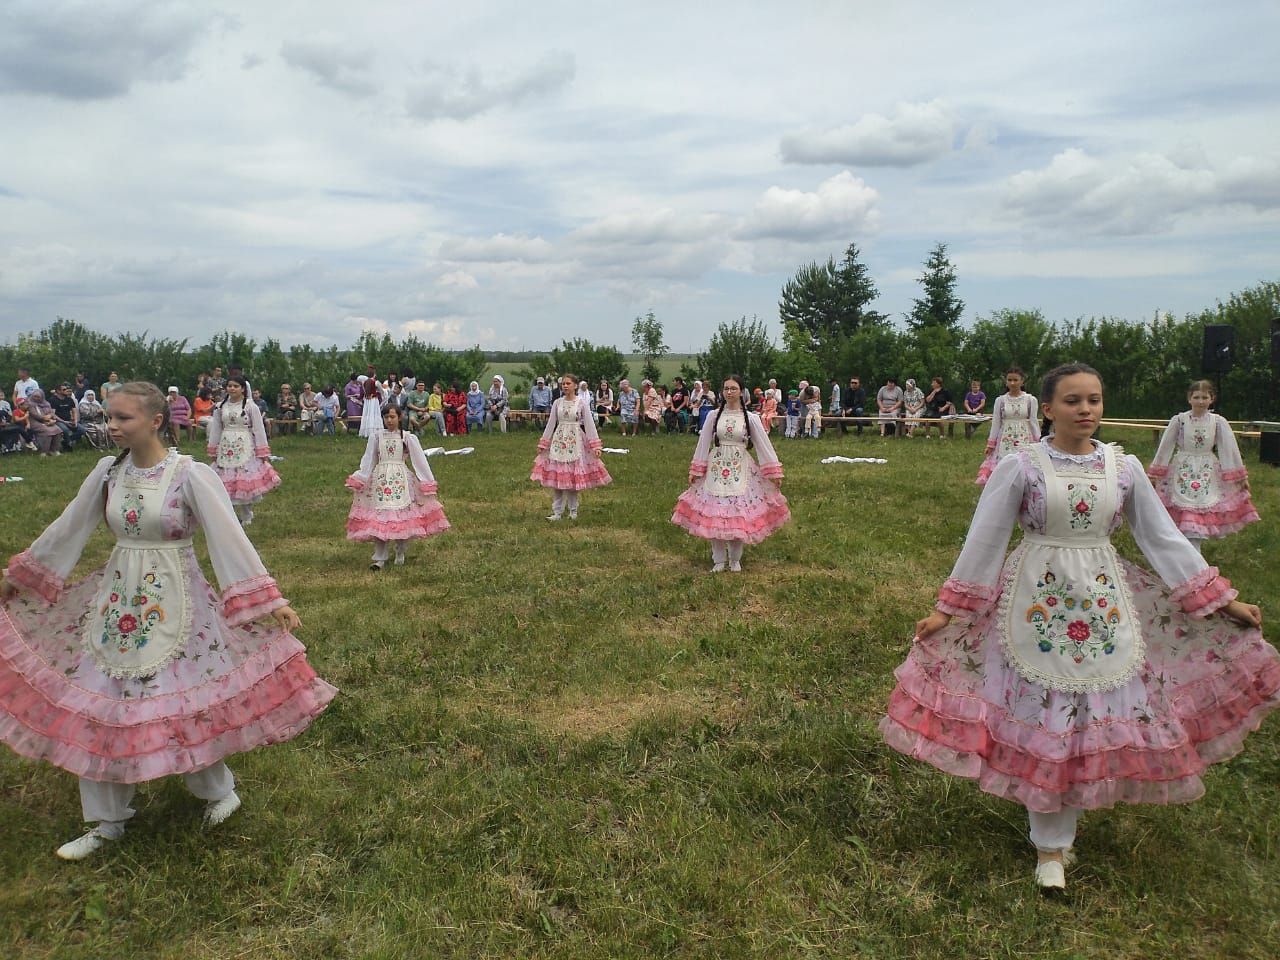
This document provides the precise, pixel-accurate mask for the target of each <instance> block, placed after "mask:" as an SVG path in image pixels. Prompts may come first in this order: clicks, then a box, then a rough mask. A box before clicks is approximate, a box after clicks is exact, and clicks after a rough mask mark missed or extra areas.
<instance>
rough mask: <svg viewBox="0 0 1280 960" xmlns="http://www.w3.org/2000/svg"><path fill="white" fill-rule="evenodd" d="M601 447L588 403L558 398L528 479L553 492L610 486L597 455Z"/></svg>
mask: <svg viewBox="0 0 1280 960" xmlns="http://www.w3.org/2000/svg"><path fill="white" fill-rule="evenodd" d="M602 446H603V444H602V443H601V442H600V435H599V434H598V433H597V432H596V422H595V420H594V419H592V417H591V410H590V409H589V408H588V406H587V401H586V400H585V399H583V398H579V397H575V398H573V399H568V398H566V397H560V398H559V399H558V400H556V402H555V403H553V404H552V405H551V415H550V416H549V417H548V418H547V426H546V429H545V430H543V431H542V439H540V440H539V441H538V456H537V457H536V458H535V459H534V461H533V472H532V473H530V474H529V479H530V480H536V481H537V482H538V483H540V484H542V485H543V486H544V487H550V488H551V489H553V490H588V489H590V488H591V487H603V486H604V485H605V484H606V483H612V482H613V478H612V477H611V476H609V471H608V470H606V469H605V467H604V464H603V463H602V462H601V461H600V458H599V457H597V456H596V453H597V452H598V451H599V450H600V448H601V447H602Z"/></svg>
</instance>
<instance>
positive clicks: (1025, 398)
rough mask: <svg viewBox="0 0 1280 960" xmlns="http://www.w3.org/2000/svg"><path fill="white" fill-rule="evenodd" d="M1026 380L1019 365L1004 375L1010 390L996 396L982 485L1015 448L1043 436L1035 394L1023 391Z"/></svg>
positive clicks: (979, 480) (980, 470)
mask: <svg viewBox="0 0 1280 960" xmlns="http://www.w3.org/2000/svg"><path fill="white" fill-rule="evenodd" d="M1025 380H1026V377H1025V376H1024V375H1023V373H1022V371H1021V370H1020V369H1018V368H1017V367H1011V368H1010V369H1009V371H1008V372H1007V373H1005V375H1004V385H1005V387H1006V388H1007V390H1008V392H1007V393H1002V394H1000V396H998V397H996V402H995V404H994V405H993V406H992V408H991V432H990V433H989V434H988V435H987V450H986V455H985V456H984V457H983V460H982V466H980V467H979V468H978V478H977V479H976V480H974V483H976V484H977V485H978V486H980V487H981V486H983V485H984V484H986V482H987V478H988V477H990V476H991V474H992V472H993V471H994V470H995V468H996V464H997V463H999V462H1000V461H1001V460H1003V459H1004V458H1005V457H1007V456H1008V455H1009V454H1011V453H1012V452H1013V451H1015V450H1018V449H1021V448H1022V447H1025V446H1026V445H1027V444H1029V443H1034V442H1035V441H1037V440H1039V439H1040V423H1039V420H1038V417H1039V413H1038V412H1037V410H1038V406H1039V405H1038V403H1037V401H1036V398H1035V397H1033V396H1032V395H1031V394H1029V393H1023V392H1022V384H1023V383H1024V382H1025Z"/></svg>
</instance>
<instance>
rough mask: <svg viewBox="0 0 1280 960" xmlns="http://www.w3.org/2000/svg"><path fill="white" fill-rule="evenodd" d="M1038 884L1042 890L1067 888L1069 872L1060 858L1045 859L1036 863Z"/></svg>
mask: <svg viewBox="0 0 1280 960" xmlns="http://www.w3.org/2000/svg"><path fill="white" fill-rule="evenodd" d="M1036 886H1037V887H1039V888H1040V889H1041V890H1065V889H1066V888H1067V874H1066V871H1065V870H1064V869H1063V866H1062V862H1061V861H1060V860H1045V861H1044V862H1042V863H1038V864H1036Z"/></svg>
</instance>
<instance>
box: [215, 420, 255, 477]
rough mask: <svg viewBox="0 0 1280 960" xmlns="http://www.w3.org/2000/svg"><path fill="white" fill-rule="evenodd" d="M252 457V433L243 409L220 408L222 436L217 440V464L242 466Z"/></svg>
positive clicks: (221, 465)
mask: <svg viewBox="0 0 1280 960" xmlns="http://www.w3.org/2000/svg"><path fill="white" fill-rule="evenodd" d="M252 459H253V434H252V433H250V432H249V419H248V417H246V416H245V414H244V411H243V410H235V409H232V408H231V407H230V406H224V407H223V408H222V436H221V437H220V438H219V440H218V456H217V460H218V466H220V467H222V468H223V469H231V468H233V467H243V466H244V465H245V464H246V463H248V462H249V461H250V460H252Z"/></svg>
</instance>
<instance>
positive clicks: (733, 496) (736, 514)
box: [671, 376, 791, 573]
mask: <svg viewBox="0 0 1280 960" xmlns="http://www.w3.org/2000/svg"><path fill="white" fill-rule="evenodd" d="M742 391H743V386H742V380H741V379H740V378H738V377H737V376H730V377H727V378H726V379H725V381H724V386H723V387H722V388H721V391H720V405H719V407H717V408H716V409H715V410H713V411H712V412H711V413H709V414H708V415H707V421H706V423H705V424H703V427H702V431H701V433H699V435H698V446H697V448H696V449H695V450H694V453H693V462H692V463H690V464H689V489H688V490H686V491H685V492H684V493H682V494H680V499H678V500H677V501H676V509H675V512H674V513H673V514H672V515H671V522H672V523H674V524H678V525H679V526H681V527H684V529H685V530H687V531H688V532H689V533H691V534H693V535H694V536H695V537H701V538H702V539H704V540H710V541H711V563H712V567H711V572H712V573H721V572H722V571H723V570H724V569H725V566H726V564H727V565H728V568H729V569H730V570H732V571H734V572H737V571H739V570H741V569H742V548H743V545H744V544H748V543H762V542H763V541H764V539H765V538H766V537H768V536H769V535H770V534H771V533H773V532H774V531H775V530H777V529H778V528H779V527H781V526H782V525H783V524H784V523H786V522H787V521H788V520H790V519H791V511H790V510H789V509H788V507H787V498H786V497H784V496H783V495H782V494H781V493H780V492H779V490H778V487H777V481H779V480H781V479H782V464H781V463H780V462H779V461H778V455H777V454H776V453H774V451H773V444H772V443H770V442H769V435H768V434H767V433H766V432H765V429H764V425H763V424H762V423H761V422H760V418H759V417H758V416H757V415H756V414H754V413H750V412H748V411H747V410H745V409H744V408H743V405H742ZM753 446H754V447H755V451H756V455H757V456H758V457H759V458H760V463H759V465H757V464H756V461H755V460H754V459H753V458H752V456H751V452H750V451H751V448H752V447H753Z"/></svg>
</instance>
